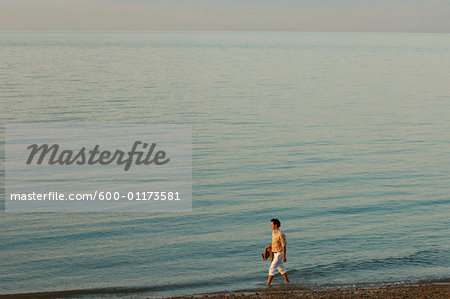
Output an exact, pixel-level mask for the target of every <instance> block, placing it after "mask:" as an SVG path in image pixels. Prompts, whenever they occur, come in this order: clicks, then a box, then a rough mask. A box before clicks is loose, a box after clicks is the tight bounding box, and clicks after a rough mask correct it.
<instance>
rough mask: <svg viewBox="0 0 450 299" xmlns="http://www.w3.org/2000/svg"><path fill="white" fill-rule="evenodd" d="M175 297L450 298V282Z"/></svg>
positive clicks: (291, 288)
mask: <svg viewBox="0 0 450 299" xmlns="http://www.w3.org/2000/svg"><path fill="white" fill-rule="evenodd" d="M169 298H171V299H174V298H177V299H188V298H196V299H198V298H236V299H247V298H251V299H254V298H270V299H272V298H273V299H275V298H276V299H278V298H346V299H350V298H379V299H391V298H392V299H393V298H439V299H440V298H442V299H447V298H450V283H439V284H436V283H428V284H418V285H390V286H378V287H341V288H332V287H328V288H324V289H306V288H304V289H298V288H296V287H295V286H287V285H279V286H273V287H271V288H267V289H260V290H257V291H254V292H251V291H249V290H243V291H236V292H229V293H215V294H202V295H197V296H182V297H169Z"/></svg>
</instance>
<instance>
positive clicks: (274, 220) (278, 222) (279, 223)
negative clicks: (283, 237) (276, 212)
mask: <svg viewBox="0 0 450 299" xmlns="http://www.w3.org/2000/svg"><path fill="white" fill-rule="evenodd" d="M270 222H273V224H275V225H276V226H277V227H278V228H279V227H280V226H281V222H280V220H278V219H276V218H272V219H271V220H270Z"/></svg>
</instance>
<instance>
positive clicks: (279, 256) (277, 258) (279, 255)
mask: <svg viewBox="0 0 450 299" xmlns="http://www.w3.org/2000/svg"><path fill="white" fill-rule="evenodd" d="M277 268H278V272H280V273H281V274H284V273H286V269H285V268H284V263H283V251H279V252H275V253H274V254H273V261H272V263H271V264H270V268H269V275H271V276H273V275H274V274H275V269H277Z"/></svg>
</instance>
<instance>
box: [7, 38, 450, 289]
mask: <svg viewBox="0 0 450 299" xmlns="http://www.w3.org/2000/svg"><path fill="white" fill-rule="evenodd" d="M0 54H1V55H0V56H1V58H0V103H1V110H2V112H1V114H2V125H4V124H9V123H55V124H97V123H101V124H125V123H139V124H140V123H149V124H151V123H161V124H167V123H176V124H178V123H180V124H186V123H187V124H192V127H193V211H192V212H190V213H154V214H148V213H122V214H108V213H72V214H71V213H68V214H61V213H34V214H33V213H31V214H11V213H2V214H0V226H1V230H0V233H1V235H0V290H1V291H0V294H9V293H19V292H39V291H61V290H74V289H77V290H78V289H81V290H85V291H86V292H87V293H88V294H89V293H91V292H97V291H98V290H99V289H104V292H105V293H107V294H116V295H117V294H118V293H120V292H130V294H133V293H136V294H139V295H143V296H166V295H174V294H192V293H199V292H210V291H220V290H235V289H240V288H259V287H263V286H264V282H265V280H266V278H267V269H268V266H269V264H268V262H266V261H263V260H262V259H261V256H260V253H261V250H262V249H263V248H264V247H265V245H267V244H268V243H269V242H270V234H271V230H270V226H269V221H270V219H271V218H273V217H277V218H279V219H280V220H281V222H282V227H281V228H282V229H283V230H284V232H285V233H286V235H287V240H288V248H287V258H288V262H287V263H286V267H287V268H288V270H289V272H288V273H289V276H290V279H291V280H292V282H294V283H296V284H300V285H304V286H314V285H321V284H326V283H333V284H353V283H364V282H375V283H376V282H395V281H410V280H413V281H414V280H422V279H440V278H448V277H450V220H449V218H450V217H449V212H450V196H449V194H450V84H449V82H450V72H449V69H450V35H449V34H398V33H392V34H387V33H268V32H267V33H264V32H260V33H259V32H258V33H254V32H252V33H251V32H233V33H231V32H217V33H208V32H203V33H200V32H199V33H189V32H183V33H177V32H89V33H87V32H46V33H45V32H0ZM1 136H2V139H3V138H4V135H3V134H2V135H1ZM2 155H3V158H4V152H2ZM0 175H1V176H0V180H1V182H4V180H5V173H4V168H3V167H2V170H1V174H0ZM2 197H4V190H2ZM281 281H282V279H281V277H279V276H277V277H275V279H274V283H281ZM117 289H119V290H117ZM128 295H129V294H128ZM98 296H100V295H98Z"/></svg>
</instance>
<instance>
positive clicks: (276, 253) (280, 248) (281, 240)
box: [267, 218, 289, 285]
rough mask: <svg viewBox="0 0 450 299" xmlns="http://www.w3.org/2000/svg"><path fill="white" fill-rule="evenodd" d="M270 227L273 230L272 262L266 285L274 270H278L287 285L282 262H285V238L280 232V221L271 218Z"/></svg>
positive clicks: (287, 281) (270, 279)
mask: <svg viewBox="0 0 450 299" xmlns="http://www.w3.org/2000/svg"><path fill="white" fill-rule="evenodd" d="M270 225H271V227H272V229H273V231H272V252H273V261H272V263H271V264H270V268H269V278H268V279H267V285H270V282H271V281H272V278H273V275H274V274H275V269H278V272H280V274H281V275H282V276H283V278H284V280H286V283H289V279H288V277H287V273H286V269H285V268H284V262H286V236H285V235H284V233H282V232H281V230H280V226H281V222H280V220H278V219H275V218H273V219H272V220H270Z"/></svg>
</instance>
